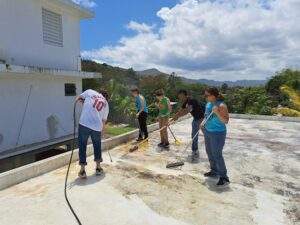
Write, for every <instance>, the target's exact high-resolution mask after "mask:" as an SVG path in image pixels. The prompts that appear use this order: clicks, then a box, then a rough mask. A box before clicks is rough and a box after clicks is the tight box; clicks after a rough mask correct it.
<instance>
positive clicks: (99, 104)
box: [93, 98, 105, 112]
mask: <svg viewBox="0 0 300 225" xmlns="http://www.w3.org/2000/svg"><path fill="white" fill-rule="evenodd" d="M104 106H105V103H104V102H103V101H102V100H101V99H100V98H95V99H94V105H93V107H94V108H95V109H96V110H97V111H98V112H100V111H101V110H102V109H103V107H104Z"/></svg>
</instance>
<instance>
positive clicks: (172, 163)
mask: <svg viewBox="0 0 300 225" xmlns="http://www.w3.org/2000/svg"><path fill="white" fill-rule="evenodd" d="M212 114H213V112H211V113H210V114H209V115H208V117H207V118H206V119H204V121H203V126H205V124H206V122H207V121H208V120H209V119H210V117H211V116H212ZM199 132H200V129H199V130H198V132H197V133H196V134H195V135H194V137H193V138H192V140H191V141H190V142H189V143H188V144H187V145H186V147H185V149H184V151H183V152H182V154H181V156H180V161H177V162H171V163H168V164H167V165H166V168H167V169H170V168H175V167H179V166H183V165H184V162H183V160H182V157H183V154H184V153H185V152H186V151H187V149H188V148H189V147H190V145H191V144H192V143H193V141H194V139H195V138H196V137H197V136H198V135H199Z"/></svg>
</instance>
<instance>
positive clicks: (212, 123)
mask: <svg viewBox="0 0 300 225" xmlns="http://www.w3.org/2000/svg"><path fill="white" fill-rule="evenodd" d="M222 103H224V102H223V101H217V102H216V103H211V102H208V103H207V104H206V107H205V118H207V117H208V116H209V114H210V113H211V112H212V109H213V107H214V106H220V105H221V104H222ZM205 129H206V130H207V131H209V132H224V131H226V125H225V123H223V122H222V121H221V120H220V119H219V117H218V116H217V115H216V114H214V113H213V114H212V115H211V116H210V118H209V119H208V121H207V122H206V124H205Z"/></svg>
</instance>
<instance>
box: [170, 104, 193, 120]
mask: <svg viewBox="0 0 300 225" xmlns="http://www.w3.org/2000/svg"><path fill="white" fill-rule="evenodd" d="M189 112H190V110H189V108H188V107H185V108H181V109H179V111H178V112H177V113H176V114H175V115H174V116H173V120H178V119H179V118H180V117H182V116H185V115H187V114H188V113H189Z"/></svg>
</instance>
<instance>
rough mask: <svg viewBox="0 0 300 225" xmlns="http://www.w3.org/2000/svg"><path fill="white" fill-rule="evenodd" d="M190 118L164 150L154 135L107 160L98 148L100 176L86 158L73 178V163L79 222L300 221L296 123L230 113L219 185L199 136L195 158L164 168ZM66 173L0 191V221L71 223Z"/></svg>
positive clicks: (175, 152) (72, 191) (186, 131)
mask: <svg viewBox="0 0 300 225" xmlns="http://www.w3.org/2000/svg"><path fill="white" fill-rule="evenodd" d="M190 123H191V120H190V119H189V120H185V121H182V122H180V123H178V124H177V125H174V126H173V127H172V128H173V129H174V132H175V133H176V134H177V135H178V138H179V139H180V140H181V142H182V145H180V146H176V145H175V144H172V146H171V148H170V151H168V152H166V151H161V150H160V149H159V148H158V147H156V145H157V143H158V142H159V140H158V137H157V133H153V134H151V137H150V141H149V143H148V144H143V145H142V146H140V148H139V151H136V152H133V153H129V148H130V147H131V144H130V143H128V144H124V145H121V146H118V147H116V148H114V149H113V150H112V151H111V154H112V156H113V158H114V162H113V163H110V162H109V159H108V157H107V154H106V153H104V159H105V160H104V161H105V162H104V163H103V167H104V170H105V174H104V175H103V176H101V177H95V176H94V174H93V173H94V171H93V168H94V165H93V162H92V160H93V159H92V158H89V166H88V170H87V172H88V176H89V177H88V179H87V180H85V181H83V180H79V179H77V171H78V169H79V167H78V165H76V164H73V165H72V168H71V174H70V184H69V187H68V192H69V196H70V199H71V202H72V204H73V205H74V208H75V210H76V211H77V213H78V215H79V217H80V218H81V220H82V223H83V224H86V225H88V224H90V225H114V224H116V225H125V224H126V225H140V224H143V225H146V224H151V225H152V224H153V225H154V224H155V225H156V224H164V225H165V224H170V225H173V224H174V225H177V224H196V225H200V224H201V225H202V224H211V225H215V224H222V225H226V224H228V225H232V224H237V225H243V224H245V225H246V224H247V225H248V224H262V225H264V224H266V225H267V224H268V225H276V224H282V225H289V224H300V222H299V219H300V207H299V205H300V204H299V203H300V164H299V161H300V133H299V131H300V123H295V122H283V121H258V120H245V119H232V120H231V122H230V125H229V134H228V139H227V143H226V146H225V149H224V156H225V160H226V163H227V167H228V171H229V176H230V178H231V185H230V186H229V187H228V188H225V189H218V188H216V187H215V183H216V182H217V180H214V179H205V178H204V177H203V175H202V174H203V173H204V172H205V171H207V170H208V163H207V157H206V154H205V151H204V146H203V143H202V142H200V150H201V157H200V162H199V163H196V164H191V163H189V162H186V163H185V165H184V167H182V168H181V169H177V170H169V169H166V168H165V165H166V163H167V162H170V161H174V160H175V159H176V158H178V157H179V156H180V155H181V153H182V150H183V148H184V145H185V144H186V142H187V141H188V139H189V138H190V130H191V126H190ZM200 140H201V141H202V140H203V137H201V138H200ZM184 158H185V157H184ZM187 160H188V159H187ZM65 172H66V168H65V167H64V168H61V169H58V170H55V171H53V172H50V173H47V174H45V175H42V176H39V177H37V178H34V179H31V180H28V181H26V182H24V183H21V184H19V185H15V186H13V187H11V188H8V189H6V190H3V191H1V192H0V214H1V217H0V224H1V225H2V224H3V225H6V224H9V225H11V224H14V225H19V224H20V225H21V224H22V225H26V224H28V225H29V224H30V225H35V224H39V225H40V224H42V225H48V224H53V225H54V224H55V225H60V224H61V225H66V224H67V225H69V224H70V225H72V224H74V225H75V224H76V221H75V220H74V218H73V217H72V215H71V213H70V212H69V210H68V208H67V206H66V203H65V201H64V197H63V182H64V175H65Z"/></svg>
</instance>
